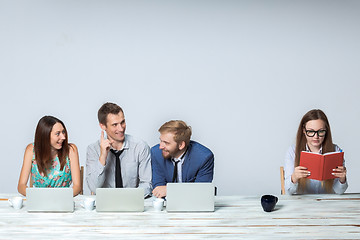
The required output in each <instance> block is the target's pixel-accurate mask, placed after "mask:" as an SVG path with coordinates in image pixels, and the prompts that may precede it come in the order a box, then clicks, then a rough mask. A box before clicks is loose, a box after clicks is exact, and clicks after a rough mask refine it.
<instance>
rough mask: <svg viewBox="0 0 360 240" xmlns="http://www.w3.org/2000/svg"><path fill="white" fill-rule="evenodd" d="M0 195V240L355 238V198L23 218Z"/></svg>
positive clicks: (359, 217)
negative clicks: (199, 210)
mask: <svg viewBox="0 0 360 240" xmlns="http://www.w3.org/2000/svg"><path fill="white" fill-rule="evenodd" d="M10 196H12V195H11V194H0V198H1V201H0V239H25V238H27V239H29V238H36V239H49V238H50V239H52V238H62V239H64V238H65V239H69V238H71V239H74V238H76V239H103V238H106V239H172V240H173V239H204V238H207V239H340V238H341V239H360V194H344V195H304V196H279V202H278V204H277V207H276V209H275V211H273V212H270V213H267V212H264V211H263V210H262V208H261V205H260V196H218V197H216V200H215V201H216V203H215V206H216V207H215V212H212V213H167V212H166V211H162V212H155V211H154V209H153V208H152V206H151V199H147V200H146V201H145V211H144V212H142V213H97V212H96V211H95V210H94V211H86V210H84V209H83V208H82V207H81V206H80V202H81V201H82V199H83V197H84V196H78V197H75V198H74V200H75V212H74V213H28V212H27V211H26V201H25V205H24V207H23V208H22V209H20V210H15V209H13V208H11V207H9V205H8V203H7V201H6V200H5V199H6V198H8V197H10Z"/></svg>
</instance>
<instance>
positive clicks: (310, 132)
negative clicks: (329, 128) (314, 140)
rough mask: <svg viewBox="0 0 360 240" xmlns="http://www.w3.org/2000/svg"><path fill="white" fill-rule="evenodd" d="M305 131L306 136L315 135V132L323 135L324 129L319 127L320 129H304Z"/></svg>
mask: <svg viewBox="0 0 360 240" xmlns="http://www.w3.org/2000/svg"><path fill="white" fill-rule="evenodd" d="M305 133H306V136H308V137H313V136H315V134H317V135H318V137H325V135H326V130H324V129H320V130H317V131H314V130H306V129H305Z"/></svg>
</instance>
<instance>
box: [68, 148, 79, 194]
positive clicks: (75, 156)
mask: <svg viewBox="0 0 360 240" xmlns="http://www.w3.org/2000/svg"><path fill="white" fill-rule="evenodd" d="M69 145H70V148H69V160H70V170H71V178H72V182H73V194H74V196H76V195H78V194H79V193H80V190H81V186H80V165H79V153H78V150H77V147H76V145H75V144H69Z"/></svg>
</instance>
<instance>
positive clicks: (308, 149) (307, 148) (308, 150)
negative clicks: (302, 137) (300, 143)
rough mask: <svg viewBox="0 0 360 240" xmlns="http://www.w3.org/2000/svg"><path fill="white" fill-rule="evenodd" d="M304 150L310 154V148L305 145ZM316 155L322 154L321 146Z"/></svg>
mask: <svg viewBox="0 0 360 240" xmlns="http://www.w3.org/2000/svg"><path fill="white" fill-rule="evenodd" d="M305 148H306V151H307V152H310V148H309V146H308V145H307V144H306V145H305ZM318 153H320V154H322V146H321V147H320V151H319V152H318Z"/></svg>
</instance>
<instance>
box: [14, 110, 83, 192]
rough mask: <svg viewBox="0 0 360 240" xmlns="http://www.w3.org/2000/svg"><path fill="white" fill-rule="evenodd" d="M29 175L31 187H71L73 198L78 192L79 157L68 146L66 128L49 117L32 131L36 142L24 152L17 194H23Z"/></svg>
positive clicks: (75, 149) (73, 149) (72, 147)
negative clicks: (31, 181)
mask: <svg viewBox="0 0 360 240" xmlns="http://www.w3.org/2000/svg"><path fill="white" fill-rule="evenodd" d="M30 173H31V178H32V180H33V186H34V187H70V185H71V183H72V184H73V193H74V196H75V195H77V194H79V192H80V189H81V187H80V166H79V154H78V150H77V147H76V146H75V144H72V143H70V144H69V143H68V135H67V131H66V128H65V125H64V123H63V122H62V121H60V120H59V119H57V118H55V117H52V116H44V117H42V118H41V119H40V120H39V122H38V125H37V127H36V131H35V141H34V143H30V144H29V145H28V146H27V147H26V150H25V154H24V162H23V165H22V168H21V172H20V178H19V183H18V191H19V193H21V194H22V195H24V196H25V195H26V188H27V182H28V179H29V176H30Z"/></svg>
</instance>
